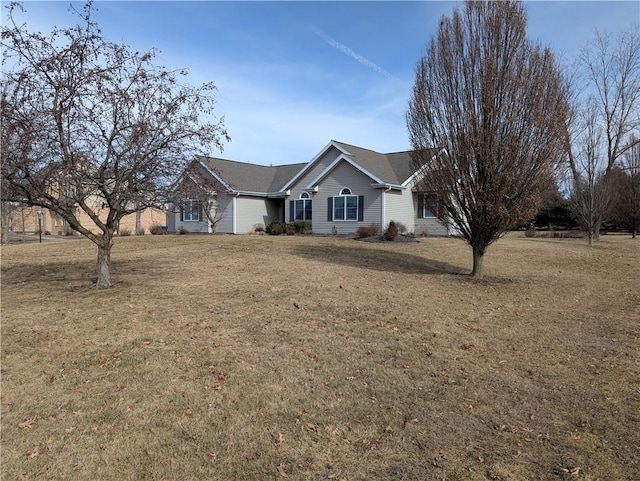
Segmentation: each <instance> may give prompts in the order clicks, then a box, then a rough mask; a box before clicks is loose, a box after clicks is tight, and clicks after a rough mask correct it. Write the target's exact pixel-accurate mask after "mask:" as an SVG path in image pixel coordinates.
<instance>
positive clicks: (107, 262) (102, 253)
mask: <svg viewBox="0 0 640 481" xmlns="http://www.w3.org/2000/svg"><path fill="white" fill-rule="evenodd" d="M111 246H113V239H112V237H111V235H109V234H104V235H103V236H102V242H101V243H100V244H98V266H97V273H98V279H97V280H96V284H95V287H96V288H98V289H101V288H105V287H111V286H112V284H111Z"/></svg>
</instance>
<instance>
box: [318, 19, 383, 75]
mask: <svg viewBox="0 0 640 481" xmlns="http://www.w3.org/2000/svg"><path fill="white" fill-rule="evenodd" d="M311 31H312V32H313V33H315V34H316V35H317V36H318V37H320V38H321V39H322V40H324V41H325V42H326V43H327V44H328V45H329V46H331V47H333V48H335V49H336V50H338V51H339V52H342V53H343V54H345V55H346V56H347V57H351V58H352V59H354V60H355V61H357V62H359V63H361V64H362V65H364V66H365V67H368V68H370V69H371V70H373V71H374V72H377V73H379V74H381V75H384V76H385V77H387V78H389V79H390V78H393V75H391V74H390V73H389V72H387V71H386V70H385V69H383V68H382V67H380V66H379V65H377V64H375V63H374V62H372V61H371V60H369V59H367V58H366V57H363V56H362V55H360V54H359V53H356V52H354V51H353V50H352V49H350V48H349V47H347V46H346V45H345V44H343V43H340V42H338V41H337V40H336V39H335V38H333V37H331V36H330V35H328V34H327V33H325V32H323V31H322V30H320V29H319V28H316V27H312V28H311Z"/></svg>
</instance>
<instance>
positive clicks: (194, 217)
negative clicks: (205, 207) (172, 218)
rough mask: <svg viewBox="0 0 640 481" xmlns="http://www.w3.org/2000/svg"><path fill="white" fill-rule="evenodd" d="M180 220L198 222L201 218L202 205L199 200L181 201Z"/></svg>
mask: <svg viewBox="0 0 640 481" xmlns="http://www.w3.org/2000/svg"><path fill="white" fill-rule="evenodd" d="M180 220H181V221H182V222H200V221H201V220H202V205H201V204H200V201H199V200H195V199H186V200H184V201H182V209H180Z"/></svg>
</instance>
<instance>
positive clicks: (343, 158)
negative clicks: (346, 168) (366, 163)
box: [305, 154, 385, 189]
mask: <svg viewBox="0 0 640 481" xmlns="http://www.w3.org/2000/svg"><path fill="white" fill-rule="evenodd" d="M342 161H345V162H347V163H348V164H350V165H352V166H353V167H355V168H356V169H358V170H359V171H360V172H362V173H363V174H364V175H366V176H367V177H369V178H370V179H371V180H373V181H374V182H375V183H376V184H385V182H384V181H382V180H381V179H379V178H378V177H376V176H375V175H373V174H372V173H371V172H369V171H368V170H367V169H365V168H363V167H362V166H361V165H360V164H358V163H357V162H354V161H353V160H351V159H350V158H349V157H347V156H346V155H345V154H342V155H340V156H339V157H338V158H337V159H336V160H334V161H333V162H331V164H329V166H327V168H326V169H324V170H323V171H322V172H320V174H319V175H318V176H317V177H316V178H315V179H313V180H312V181H311V182H310V183H309V185H308V186H307V187H305V189H313V188H314V186H315V185H316V184H319V183H320V181H321V180H322V179H323V178H325V177H326V176H327V175H329V173H330V172H331V171H332V170H333V169H334V168H335V167H336V166H337V165H338V164H339V163H340V162H342Z"/></svg>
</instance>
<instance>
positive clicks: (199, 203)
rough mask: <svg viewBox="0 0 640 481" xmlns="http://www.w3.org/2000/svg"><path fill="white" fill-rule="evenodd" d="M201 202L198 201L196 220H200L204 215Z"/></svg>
mask: <svg viewBox="0 0 640 481" xmlns="http://www.w3.org/2000/svg"><path fill="white" fill-rule="evenodd" d="M202 213H203V211H202V202H200V201H198V221H200V222H202V221H203V220H204V216H203V215H202Z"/></svg>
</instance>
